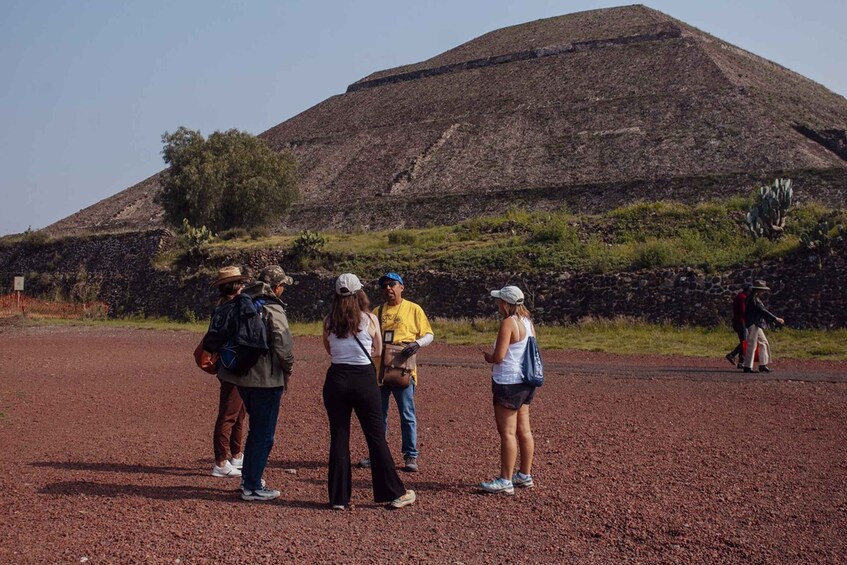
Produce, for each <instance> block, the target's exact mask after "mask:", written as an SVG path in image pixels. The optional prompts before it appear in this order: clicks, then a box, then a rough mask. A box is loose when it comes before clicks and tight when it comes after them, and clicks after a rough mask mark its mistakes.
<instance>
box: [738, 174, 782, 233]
mask: <svg viewBox="0 0 847 565" xmlns="http://www.w3.org/2000/svg"><path fill="white" fill-rule="evenodd" d="M793 197H794V190H793V189H792V188H791V179H775V180H774V181H773V183H772V184H771V185H770V186H763V187H761V188H759V190H758V191H757V194H756V195H755V199H756V200H755V202H754V203H753V205H752V206H750V211H749V212H748V213H747V227H748V229H749V230H750V233H751V234H752V235H753V238H758V237H766V238H768V239H770V240H771V241H773V240H776V239H779V238H780V237H781V236H782V234H783V231H784V229H785V219H786V217H787V216H788V209H789V208H791V202H792V199H793Z"/></svg>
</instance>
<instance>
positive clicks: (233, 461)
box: [229, 453, 244, 469]
mask: <svg viewBox="0 0 847 565" xmlns="http://www.w3.org/2000/svg"><path fill="white" fill-rule="evenodd" d="M229 464H230V465H232V466H233V467H235V468H236V469H241V468H242V467H243V466H244V454H243V453H242V454H241V457H239V458H238V459H236V458H235V457H230V459H229Z"/></svg>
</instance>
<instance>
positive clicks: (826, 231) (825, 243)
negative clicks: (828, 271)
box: [800, 220, 847, 267]
mask: <svg viewBox="0 0 847 565" xmlns="http://www.w3.org/2000/svg"><path fill="white" fill-rule="evenodd" d="M845 242H847V228H845V227H844V226H843V225H842V224H833V223H832V222H830V221H827V220H825V221H823V222H821V223H819V224H818V225H817V226H815V227H814V228H812V229H811V230H810V231H809V232H808V233H804V234H803V235H801V236H800V244H801V245H802V246H803V247H805V248H806V249H807V250H808V251H810V252H812V253H813V254H814V255H815V257H817V261H818V267H820V266H821V264H822V258H823V257H826V256H828V255H832V254H833V252H834V251H835V250H836V249H838V248H839V247H842V246H843V245H844V244H845Z"/></svg>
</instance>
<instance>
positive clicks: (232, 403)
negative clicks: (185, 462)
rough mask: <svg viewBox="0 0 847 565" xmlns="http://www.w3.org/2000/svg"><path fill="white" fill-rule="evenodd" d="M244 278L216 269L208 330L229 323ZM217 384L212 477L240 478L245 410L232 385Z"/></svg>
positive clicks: (235, 270)
mask: <svg viewBox="0 0 847 565" xmlns="http://www.w3.org/2000/svg"><path fill="white" fill-rule="evenodd" d="M246 278H247V277H246V276H245V275H243V274H242V273H241V269H239V268H238V267H232V266H230V267H223V268H222V269H220V270H219V271H218V276H217V279H216V280H215V282H213V283H212V287H213V288H215V287H217V289H218V291H219V293H220V300H219V301H218V306H217V308H215V311H214V312H213V313H212V319H211V321H210V322H209V330H210V331H213V330H214V331H223V328H225V327H226V326H227V324H229V323H231V319H232V312H233V311H234V310H235V305H236V302H235V299H236V298H237V297H238V295H239V294H241V289H242V288H243V287H244V281H245V280H246ZM204 343H205V339H204ZM220 385H221V387H220V394H219V395H218V417H217V419H216V420H215V431H214V434H213V438H212V444H213V447H214V451H215V464H214V465H212V476H213V477H223V478H228V477H240V476H241V466H242V463H243V461H244V436H245V435H246V431H247V424H246V419H247V412H246V411H245V409H244V403H243V402H242V401H241V397H240V396H239V395H238V390H237V389H236V388H235V385H234V384H232V383H228V382H225V381H223V380H221V381H220Z"/></svg>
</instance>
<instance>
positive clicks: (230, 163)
mask: <svg viewBox="0 0 847 565" xmlns="http://www.w3.org/2000/svg"><path fill="white" fill-rule="evenodd" d="M162 143H163V144H164V148H163V149H162V156H163V158H164V160H165V163H167V164H168V168H167V169H166V170H165V172H164V173H163V175H162V180H161V184H162V191H161V192H160V193H159V194H158V195H157V196H156V202H157V203H158V204H159V205H161V206H162V208H164V210H165V220H166V221H167V222H168V223H169V224H171V225H172V226H175V227H179V226H181V225H182V221H183V220H184V219H187V220H188V222H189V223H190V224H191V225H192V226H207V227H209V228H210V229H211V230H212V231H214V232H218V231H222V230H226V229H231V228H244V229H247V230H250V229H252V228H256V227H260V226H268V225H270V224H271V223H273V222H274V221H275V220H277V219H279V217H280V216H281V215H282V214H283V213H284V212H285V211H286V210H288V208H289V207H290V206H291V204H292V203H293V202H294V200H295V199H296V198H297V183H296V164H295V161H294V157H293V156H292V155H291V154H290V153H277V152H276V151H274V150H273V149H271V148H270V147H268V146H267V145H266V144H265V142H264V141H262V140H261V139H259V138H257V137H255V136H253V135H250V134H249V133H247V132H242V131H238V130H235V129H231V130H228V131H225V132H220V131H216V132H214V133H213V134H211V135H210V136H209V138H208V139H204V138H203V135H202V134H201V133H200V132H199V131H194V130H190V129H188V128H185V127H180V128H179V129H177V130H176V131H175V132H174V133H168V132H165V133H164V134H163V135H162Z"/></svg>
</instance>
